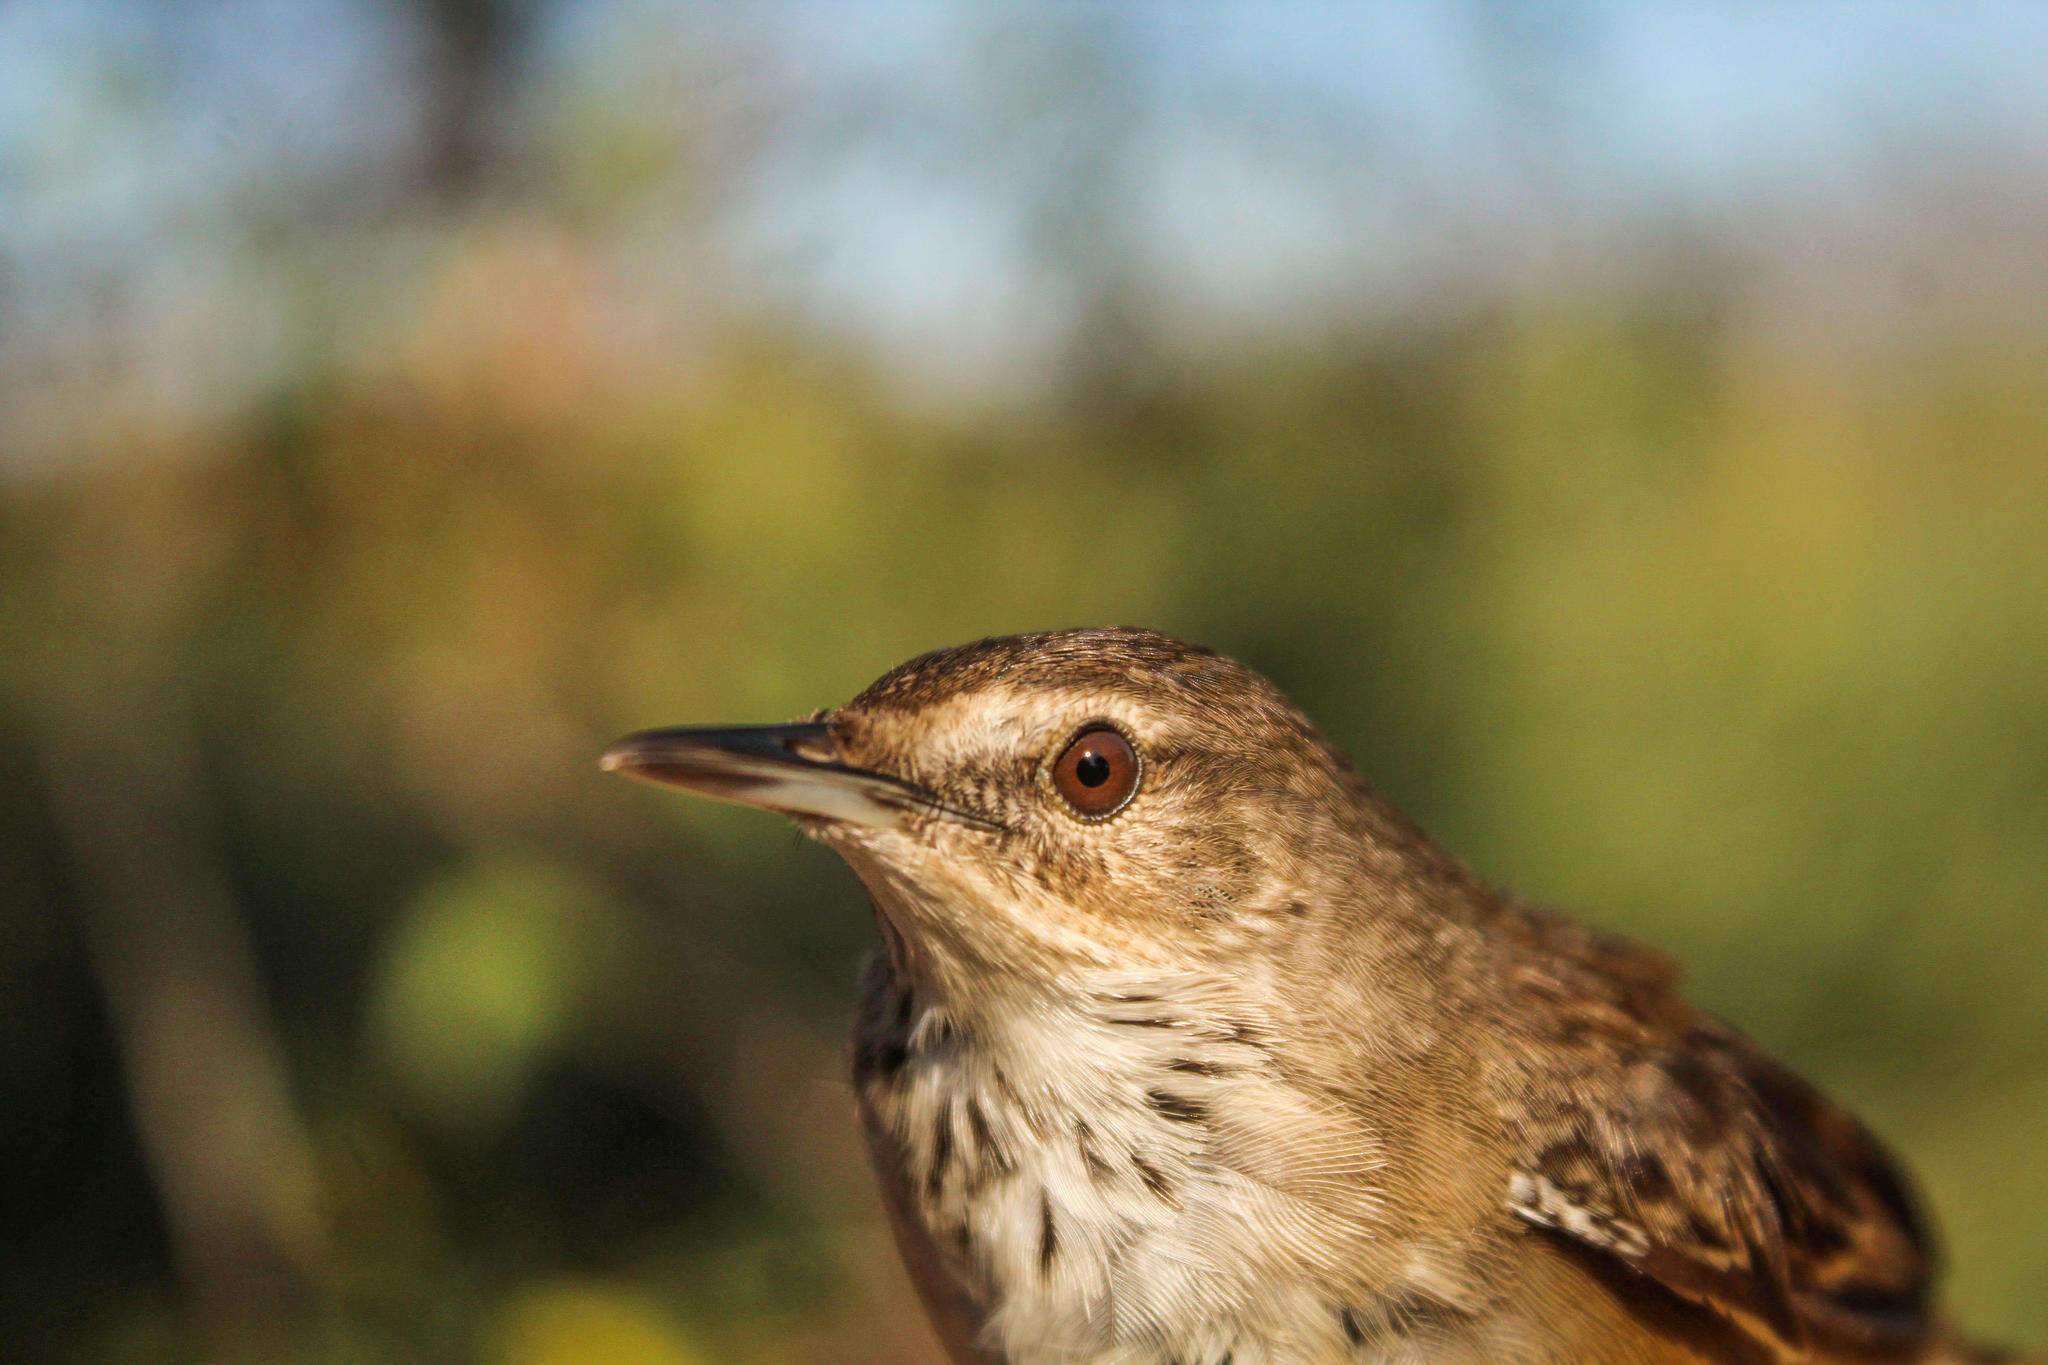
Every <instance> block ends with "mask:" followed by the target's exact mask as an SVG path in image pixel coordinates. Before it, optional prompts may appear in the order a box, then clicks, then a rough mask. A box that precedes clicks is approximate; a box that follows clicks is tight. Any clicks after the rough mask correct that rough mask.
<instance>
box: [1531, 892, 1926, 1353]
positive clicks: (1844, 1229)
mask: <svg viewBox="0 0 2048 1365" xmlns="http://www.w3.org/2000/svg"><path fill="white" fill-rule="evenodd" d="M1510 915H1511V917H1513V918H1514V919H1515V921H1516V923H1515V924H1514V925H1513V926H1510V935H1511V936H1513V935H1515V934H1519V935H1520V936H1521V937H1522V938H1523V940H1524V943H1525V945H1526V947H1527V948H1528V949H1529V951H1527V952H1524V953H1522V954H1519V955H1518V960H1517V965H1516V966H1515V967H1514V969H1513V970H1512V971H1511V973H1510V976H1511V989H1512V990H1515V991H1519V992H1526V993H1528V994H1533V995H1534V996H1536V997H1538V999H1536V1000H1534V1001H1529V1000H1526V999H1525V1002H1524V1003H1525V1005H1530V1006H1535V1007H1533V1008H1522V1009H1520V1010H1518V1011H1517V1013H1518V1015H1519V1016H1520V1017H1521V1018H1523V1019H1524V1020H1528V1019H1534V1020H1538V1021H1541V1022H1540V1023H1538V1024H1537V1025H1536V1027H1537V1028H1538V1029H1539V1030H1540V1032H1538V1033H1537V1034H1536V1035H1534V1036H1531V1037H1529V1038H1528V1040H1527V1046H1526V1047H1525V1049H1523V1050H1522V1053H1521V1057H1520V1059H1519V1062H1518V1065H1517V1067H1516V1070H1517V1072H1518V1075H1517V1077H1516V1079H1515V1081H1514V1083H1512V1084H1511V1085H1509V1086H1508V1087H1507V1088H1506V1089H1505V1091H1504V1092H1503V1093H1505V1094H1506V1095H1507V1096H1508V1097H1509V1098H1508V1099H1507V1100H1505V1101H1504V1103H1503V1107H1504V1108H1505V1109H1506V1110H1507V1113H1506V1115H1505V1117H1506V1118H1507V1119H1508V1122H1509V1125H1510V1131H1511V1132H1512V1133H1514V1134H1515V1135H1516V1140H1517V1141H1518V1142H1519V1143H1520V1144H1521V1148H1520V1150H1519V1153H1518V1156H1519V1160H1518V1161H1517V1162H1516V1169H1515V1171H1514V1173H1513V1176H1512V1178H1511V1181H1510V1189H1509V1191H1508V1202H1509V1205H1510V1207H1511V1208H1512V1209H1513V1210H1514V1212H1516V1213H1517V1214H1519V1215H1520V1216H1521V1217H1523V1218H1525V1219H1527V1220H1529V1221H1530V1222H1532V1223H1535V1224H1538V1225H1540V1226H1542V1227H1545V1228H1549V1229H1552V1230H1554V1231H1555V1232H1557V1233H1559V1234H1562V1235H1563V1236H1565V1237H1567V1238H1570V1239H1573V1240H1574V1241H1576V1242H1577V1243H1578V1244H1580V1245H1581V1246H1583V1247H1586V1248H1590V1249H1592V1250H1593V1251H1595V1252H1596V1253H1599V1254H1602V1255H1605V1256H1608V1257H1612V1258H1614V1259H1615V1260H1617V1261H1619V1262H1621V1263H1622V1264H1624V1265H1626V1266H1628V1267H1631V1268H1632V1269H1634V1270H1635V1271H1637V1272H1639V1273H1641V1274H1643V1275H1646V1276H1648V1277H1649V1278H1650V1279H1652V1280H1654V1281H1656V1282H1658V1283H1659V1284H1662V1285H1663V1286H1664V1287H1665V1288H1666V1289H1668V1290H1670V1291H1671V1292H1673V1293H1675V1294H1677V1295H1679V1296H1680V1297H1681V1298H1684V1299H1687V1300H1689V1301H1691V1302H1694V1303H1697V1304H1700V1305H1702V1306H1705V1307H1707V1308H1709V1309H1712V1310H1714V1311H1716V1312H1717V1313H1719V1314H1721V1315H1722V1316H1723V1317H1725V1318H1726V1319H1728V1320H1729V1321H1730V1322H1732V1323H1734V1324H1735V1325H1737V1326H1738V1327H1740V1328H1742V1329H1743V1330H1745V1331H1747V1332H1749V1333H1750V1334H1752V1335H1754V1336H1756V1337H1757V1338H1758V1339H1759V1340H1760V1341H1761V1342H1763V1343H1765V1344H1768V1345H1772V1346H1774V1347H1775V1348H1777V1349H1784V1350H1791V1351H1794V1352H1796V1351H1798V1350H1801V1349H1804V1348H1805V1347H1807V1346H1809V1345H1811V1346H1815V1347H1824V1348H1828V1349H1844V1348H1847V1349H1852V1350H1871V1351H1885V1352H1890V1351H1905V1350H1911V1349H1913V1348H1914V1347H1915V1346H1917V1345H1920V1344H1922V1343H1925V1342H1926V1341H1928V1340H1930V1339H1931V1338H1932V1336H1933V1334H1934V1329H1935V1324H1934V1321H1933V1313H1932V1308H1931V1290H1932V1284H1933V1279H1934V1272H1935V1256H1934V1252H1933V1248H1932V1246H1931V1242H1930V1239H1929V1236H1928V1234H1927V1231H1926V1227H1925V1223H1924V1221H1923V1219H1922V1217H1921V1214H1920V1212H1919V1209H1918V1207H1917V1206H1916V1203H1915V1200H1914V1197H1913V1195H1912V1193H1911V1190H1910V1189H1909V1187H1908V1185H1907V1182H1906V1179H1905V1177H1904V1175H1903V1174H1902V1173H1901V1171H1900V1170H1899V1168H1898V1166H1897V1165H1896V1164H1895V1162H1894V1161H1893V1159H1892V1157H1891V1156H1890V1154H1889V1153H1887V1152H1886V1151H1885V1150H1884V1148H1883V1147H1882V1146H1881V1145H1880V1144H1879V1143H1878V1141H1877V1139H1876V1138H1875V1137H1873V1136H1872V1135H1871V1134H1870V1133H1869V1131H1868V1130H1866V1129H1865V1128H1864V1127H1863V1126H1862V1125H1861V1124H1859V1123H1858V1122H1857V1121H1856V1120H1855V1119H1854V1118H1852V1117H1851V1116H1850V1115H1849V1114H1848V1113H1847V1112H1845V1111H1844V1110H1842V1109H1841V1108H1839V1107H1837V1106H1836V1105H1834V1104H1832V1103H1830V1102H1829V1101H1828V1100H1826V1099H1825V1098H1823V1097H1822V1096H1821V1095H1820V1094H1819V1093H1818V1092H1816V1091H1815V1090H1814V1089H1813V1088H1812V1087H1811V1086H1809V1085H1807V1084H1806V1083H1805V1082H1804V1081H1802V1080H1800V1079H1799V1078H1798V1077H1797V1076H1794V1075H1793V1074H1792V1073H1791V1072H1790V1071H1788V1070H1786V1069H1785V1068H1784V1067H1782V1066H1780V1065H1778V1064H1777V1063H1776V1062H1773V1061H1772V1060H1770V1059H1769V1058H1768V1057H1766V1056H1764V1055H1763V1054H1762V1053H1761V1052H1759V1051H1758V1050H1757V1049H1756V1048H1755V1047H1754V1046H1752V1045H1751V1044H1750V1043H1748V1042H1747V1041H1745V1040H1744V1039H1743V1038H1741V1037H1740V1036H1739V1035H1737V1034H1736V1033H1734V1032H1733V1031H1732V1030H1730V1029H1729V1028H1727V1027H1726V1026H1725V1025H1722V1024H1720V1023H1719V1022H1717V1021H1715V1020H1713V1019H1711V1018H1709V1017H1708V1016H1706V1015H1704V1014H1701V1013H1700V1012H1698V1011H1697V1010H1695V1009H1693V1008H1692V1007H1691V1006H1690V1005H1688V1004H1686V1003H1685V1001H1684V1000H1683V999H1682V998H1681V997H1680V996H1679V994H1678V992H1677V989H1676V973H1675V972H1673V971H1672V970H1671V968H1670V967H1669V966H1668V965H1667V964H1665V963H1664V961H1663V960H1662V959H1660V958H1657V957H1655V956H1654V955H1652V954H1649V953H1647V952H1645V951H1644V950H1642V949H1639V948H1636V947H1634V946H1633V945H1630V944H1627V943H1624V942H1621V941H1619V940H1615V939H1611V938H1607V937H1604V936H1601V935H1597V934H1593V933H1591V932H1589V931H1586V930H1583V929H1580V928H1577V927H1576V926H1572V925H1569V924H1568V923H1566V922H1564V921H1562V920H1553V919H1550V918H1548V917H1546V916H1542V915H1540V914H1537V913H1535V912H1530V911H1522V910H1517V911H1512V912H1510Z"/></svg>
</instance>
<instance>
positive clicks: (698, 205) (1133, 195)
mask: <svg viewBox="0 0 2048 1365" xmlns="http://www.w3.org/2000/svg"><path fill="white" fill-rule="evenodd" d="M538 13H539V14H540V16H541V18H540V22H539V23H538V24H537V26H536V28H535V30H534V32H533V34H532V35H531V38H530V41H529V42H527V43H526V44H525V45H523V47H522V49H521V52H520V56H519V59H518V62H517V63H516V65H515V66H514V68H513V69H512V71H511V73H510V78H509V79H508V81H507V83H506V87H505V91H506V98H505V99H504V101H503V108H502V110H501V117H500V119H499V133H500V138H499V145H500V146H501V148H502V149H504V151H505V152H506V155H507V157H508V159H509V160H510V161H511V162H513V163H515V164H517V165H518V166H520V167H522V168H523V169H522V171H521V173H520V174H519V175H517V176H515V177H513V178H512V183H513V184H515V185H516V186H517V187H518V188H517V190H516V193H518V194H520V195H523V196H526V198H527V201H528V207H529V208H531V209H532V211H534V212H537V213H542V214H551V213H558V212H574V213H578V214H583V215H584V216H585V217H587V216H588V215H589V213H590V212H591V211H592V210H591V206H590V204H589V203H588V202H584V201H578V202H577V203H575V204H573V205H569V204H567V200H568V199H569V198H573V196H569V195H567V194H566V192H565V191H564V189H563V186H565V185H570V184H573V183H578V181H577V177H578V175H584V178H585V179H586V180H587V179H589V175H587V174H585V172H590V168H591V167H602V166H604V165H609V164H611V161H615V160H617V158H618V153H617V150H616V149H617V148H619V147H626V148H629V149H637V150H636V151H635V153H634V154H635V155H638V156H640V157H642V159H643V160H645V161H647V162H648V164H650V165H651V166H653V167H654V170H653V171H652V172H649V173H646V174H643V175H642V176H641V178H640V179H638V180H634V181H632V182H631V183H630V184H629V185H628V186H627V187H626V188H625V189H623V190H617V192H616V202H601V203H600V204H599V205H598V208H597V211H598V212H599V214H600V216H602V215H604V214H609V215H611V221H613V222H615V223H616V222H623V221H627V220H630V221H631V222H632V224H633V226H632V229H631V230H632V231H633V232H634V233H635V234H637V235H638V236H640V237H641V238H643V239H644V238H648V237H652V238H656V239H658V238H660V237H661V236H662V235H663V234H665V233H666V234H669V235H671V236H672V237H673V238H674V240H675V242H676V244H677V247H676V250H677V252H678V257H679V259H681V258H685V257H688V258H691V259H703V260H709V261H713V262H716V263H717V265H716V267H715V268H716V269H717V270H720V271H722V272H723V274H724V276H725V279H724V282H723V290H724V293H725V295H726V297H727V301H728V302H731V303H734V304H736V305H738V306H741V307H748V306H755V305H758V306H760V307H763V308H768V309H771V310H775V311H778V312H787V313H790V314H793V315H796V316H799V317H804V318H808V319H810V320H811V321H812V322H814V323H815V324H816V325H819V326H821V327H825V328H827V329H829V330H832V331H835V332H844V333H848V334H850V335H852V336H853V337H855V338H856V339H857V340H858V339H861V338H872V339H874V340H876V341H877V342H879V343H881V344H884V345H886V346H889V347H891V348H894V349H896V350H898V351H900V352H903V353H905V354H907V355H909V356H910V357H911V363H913V364H919V365H925V366H930V367H937V368H940V369H943V368H945V367H946V366H948V365H951V366H955V367H964V369H963V371H962V372H963V375H967V376H968V377H971V375H969V374H968V372H970V371H978V370H986V369H988V368H989V367H1001V366H1003V365H1006V364H1009V363H1011V361H1012V360H1013V359H1014V358H1015V357H1016V356H1018V355H1029V354H1031V353H1032V352H1033V351H1034V349H1041V350H1042V349H1044V348H1057V346H1058V345H1059V344H1060V339H1061V338H1062V337H1063V336H1065V335H1066V334H1067V332H1068V331H1069V330H1070V329H1071V328H1072V327H1073V326H1074V325H1075V321H1076V317H1077V315H1078V312H1079V311H1080V310H1081V309H1082V308H1083V307H1084V306H1085V304H1086V301H1087V299H1088V298H1089V297H1091V291H1093V290H1096V289H1097V288H1099V287H1100V286H1101V285H1102V283H1103V282H1104V281H1106V280H1107V281H1114V282H1116V283H1119V284H1121V285H1124V286H1127V287H1129V286H1133V285H1134V286H1135V287H1136V288H1137V289H1139V290H1140V291H1141V292H1144V293H1147V294H1149V295H1150V296H1152V297H1153V298H1154V299H1155V300H1157V301H1158V302H1159V304H1160V306H1161V307H1163V308H1165V309H1166V310H1167V311H1168V312H1176V311H1177V313H1178V314H1182V315H1185V316H1184V317H1183V318H1182V319H1181V321H1182V323H1184V324H1186V325H1193V324H1194V323H1196V322H1199V321H1201V320H1217V319H1220V320H1223V321H1224V322H1226V323H1228V322H1231V321H1236V322H1239V323H1243V324H1245V325H1250V326H1260V325H1275V326H1284V325H1290V324H1291V323H1292V322H1293V321H1295V320H1298V319H1299V318H1300V317H1302V316H1303V315H1305V314H1314V313H1316V312H1318V311H1319V310H1320V311H1322V312H1330V311H1333V310H1334V311H1336V312H1340V313H1344V312H1364V313H1370V312H1371V311H1372V310H1373V309H1375V308H1385V307H1401V306H1405V304H1406V302H1407V301H1409V300H1411V299H1412V298H1413V297H1415V296H1416V295H1417V294H1426V293H1428V292H1429V291H1430V290H1432V289H1435V288H1439V287H1441V286H1442V285H1443V283H1444V282H1445V281H1447V280H1452V281H1455V280H1457V279H1458V278H1460V277H1463V276H1469V275H1472V274H1474V273H1484V272H1486V271H1488V270H1495V269H1499V268H1502V267H1503V265H1506V266H1509V267H1512V266H1515V265H1516V264H1517V263H1519V262H1526V261H1531V260H1534V261H1541V260H1543V259H1544V258H1546V257H1547V256H1549V255H1551V254H1555V253H1565V254H1576V255H1580V256H1584V255H1588V254H1591V255H1595V256H1597V255H1599V254H1601V253H1604V252H1608V251H1610V250H1620V251H1625V250H1626V249H1627V247H1628V244H1629V243H1631V242H1632V241H1634V240H1636V239H1637V238H1638V237H1640V236H1641V234H1642V233H1644V232H1645V231H1649V230H1652V229H1657V230H1661V228H1662V227H1668V225H1669V224H1671V223H1673V222H1677V223H1682V224H1687V225H1690V230H1693V231H1697V232H1699V233H1701V234H1703V235H1705V236H1706V237H1708V238H1712V237H1714V236H1715V235H1716V234H1728V233H1731V232H1735V233H1739V231H1740V226H1739V225H1741V224H1743V223H1745V222H1747V221H1750V220H1753V219H1755V218H1757V217H1759V216H1770V215H1780V216H1782V215H1785V214H1795V215H1796V214H1800V213H1809V212H1812V213H1820V214H1822V215H1826V214H1834V215H1836V216H1837V217H1838V218H1846V217H1853V216H1855V215H1857V214H1863V213H1867V212H1875V211H1876V209H1875V208H1874V207H1873V206H1876V205H1882V204H1883V203H1884V202H1886V200H1887V199H1888V198H1889V197H1893V196H1895V194H1896V192H1897V191H1898V188H1899V187H1900V186H1901V185H1902V184H1905V185H1914V184H1921V183H1922V182H1924V181H1926V180H1928V179H1930V178H1932V179H1936V180H1938V179H1939V178H1940V176H1942V175H1944V174H1954V173H1956V172H1957V170H1958V168H1963V169H1968V170H1970V171H1971V173H1972V174H1982V175H1988V176H1990V177H1992V178H1995V179H1998V180H2001V181H2005V182H2010V183H2012V184H2015V185H2020V186H2024V187H2028V188H2029V189H2030V190H2034V189H2039V188H2040V187H2043V186H2048V79H2044V77H2043V74H2042V73H2043V72H2048V5H2040V4H2018V3H2014V4H1981V3H1980V4H1971V3H1880V2H1878V0H1866V2H1865V3H1835V4H1767V3H1761V2H1758V3H1734V2H1730V3H1716V4H1700V3H1694V4H1667V5H1651V4H1630V3H1621V2H1620V0H1587V2H1586V3H1576V4H1533V3H1526V4H1525V3H1513V2H1512V0H1484V2H1479V0H1473V2H1471V3H1465V4H1449V5H1446V4H1423V3H1383V4H1374V5H1341V6H1340V5H1305V4H1295V5H1290V4H1270V3H1256V4H1254V3H1237V4H1205V5H1201V6H1191V5H1182V4H1171V3H1146V4H1129V5H1120V6H1091V5H1074V6H1057V7H1043V6H1039V7H1030V8H1002V7H990V6H986V5H977V4H971V3H966V0H960V2H959V3H923V4H911V3H883V4H870V5H854V4H816V5H808V6H802V5H781V6H746V5H717V6H712V5H704V6H696V5H678V4H657V3H649V0H561V2H560V3H556V4H553V5H546V4H543V5H540V6H539V7H538ZM424 32H425V30H424V29H423V27H422V26H421V25H420V24H419V23H418V22H417V20H416V17H415V16H414V14H413V13H412V12H411V11H410V10H408V9H407V8H406V7H404V6H403V5H400V4H397V3H392V2H391V0H303V3H288V2H287V0H193V2H192V3H187V4H181V5H177V6H166V5H160V4H151V3H145V2H143V0H13V3H9V4H4V5H0V265H4V267H5V274H4V275H0V348H4V347H5V346H7V345H9V344H12V345H14V346H16V347H18V346H19V345H20V344H21V343H22V340H23V334H24V332H25V331H32V330H35V329H36V328H38V327H42V326H48V325H52V324H61V323H63V322H64V320H66V319H69V318H75V317H76V316H77V315H78V314H79V312H80V310H88V309H90V308H91V307H92V306H94V305H93V300H94V298H95V297H96V296H98V297H105V296H114V297H118V298H120V299H121V300H123V306H124V307H135V308H140V309H141V310H142V311H144V312H147V310H148V308H149V307H150V306H151V301H152V300H155V301H158V302H159V303H160V302H161V301H163V300H165V299H169V300H172V301H174V302H175V301H176V300H185V301H187V305H189V302H190V300H192V299H195V298H198V299H211V298H226V297H227V294H225V293H220V292H218V291H230V292H231V290H232V287H233V277H234V276H235V275H236V273H237V271H239V270H241V269H242V268H243V264H242V263H243V262H244V261H245V259H246V255H247V251H248V249H249V247H250V244H251V243H252V242H253V243H258V244H269V245H270V246H271V247H274V246H275V244H276V243H278V242H279V241H283V242H286V243H291V242H301V243H304V242H311V243H315V244H331V243H333V242H336V241H345V240H351V239H355V238H361V237H363V236H365V235H371V236H374V235H376V234H379V233H389V232H390V231H392V230H393V224H394V223H395V222H416V220H417V214H416V212H412V211H411V210H409V208H408V201H407V199H406V194H405V185H406V179H405V177H406V174H407V172H408V168H409V167H410V166H411V165H412V161H413V159H414V158H416V156H417V135H418V131H419V127H420V120H421V118H422V116H423V108H424V106H423V103H422V98H421V92H420V88H419V83H418V80H417V76H418V73H419V72H420V71H421V70H422V69H423V68H424V60H425V58H424V48H423V43H424ZM608 158H609V160H608ZM591 174H595V172H591ZM601 178H602V177H600V179H601ZM1646 225H1648V226H1646ZM221 306H223V307H226V308H230V309H232V307H234V306H236V305H234V304H232V303H225V304H222V305H221Z"/></svg>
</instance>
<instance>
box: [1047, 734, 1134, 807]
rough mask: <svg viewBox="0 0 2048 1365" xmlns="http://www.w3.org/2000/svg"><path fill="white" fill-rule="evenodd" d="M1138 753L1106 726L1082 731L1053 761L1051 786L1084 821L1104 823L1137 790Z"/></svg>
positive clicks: (1120, 735) (1121, 735) (1125, 740)
mask: <svg viewBox="0 0 2048 1365" xmlns="http://www.w3.org/2000/svg"><path fill="white" fill-rule="evenodd" d="M1143 766H1144V765H1143V764H1142V763H1141V762H1140V760H1139V758H1138V751H1137V750H1136V749H1135V748H1133V747H1132V746H1131V742H1130V740H1128V739H1126V738H1124V736H1123V734H1122V732H1121V731H1118V730H1116V729H1114V728H1113V727H1111V726H1108V725H1091V726H1088V727H1086V728H1084V729H1083V730H1082V731H1081V733H1080V734H1078V735H1076V736H1075V737H1074V738H1073V739H1072V740H1070V741H1069V742H1068V744H1067V747H1066V748H1064V749H1062V750H1060V756H1059V757H1058V758H1056V759H1054V760H1053V765H1052V785H1053V788H1054V789H1055V790H1056V791H1058V792H1059V794H1060V799H1061V800H1063V801H1065V802H1066V803H1067V808H1068V809H1069V810H1071V811H1072V812H1073V813H1074V814H1076V815H1078V816H1080V817H1081V818H1082V819H1084V820H1107V819H1108V818H1109V817H1110V816H1112V815H1115V814H1116V813H1117V812H1118V811H1120V810H1122V809H1123V808H1124V805H1125V803H1127V802H1128V801H1129V800H1130V799H1131V796H1132V795H1133V794H1134V793H1135V792H1136V791H1137V790H1138V777H1139V774H1140V772H1141V771H1142V769H1143Z"/></svg>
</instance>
